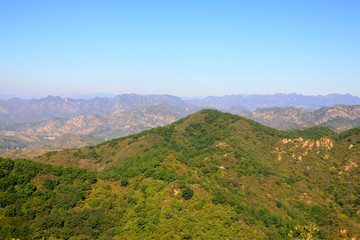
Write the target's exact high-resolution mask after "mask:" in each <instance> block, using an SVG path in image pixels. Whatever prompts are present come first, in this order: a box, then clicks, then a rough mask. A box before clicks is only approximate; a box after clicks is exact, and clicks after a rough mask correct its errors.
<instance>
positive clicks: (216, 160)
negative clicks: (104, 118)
mask: <svg viewBox="0 0 360 240" xmlns="http://www.w3.org/2000/svg"><path fill="white" fill-rule="evenodd" d="M359 151H360V135H359V131H358V129H354V130H350V131H348V132H346V133H343V134H340V135H338V134H336V133H334V132H332V131H331V130H329V129H327V128H324V127H318V128H313V129H307V130H304V131H292V132H285V131H278V130H275V129H271V128H268V127H265V126H263V125H261V124H258V123H256V122H254V121H251V120H248V119H245V118H242V117H239V116H234V115H231V114H224V113H221V112H218V111H214V110H203V111H200V112H198V113H197V114H194V115H191V116H189V117H187V118H184V119H182V120H180V121H178V122H176V123H174V124H171V125H169V126H167V127H160V128H156V129H153V130H149V131H145V132H142V133H139V134H136V135H132V136H129V137H124V138H120V139H114V140H111V141H108V142H104V143H102V144H99V145H97V146H94V147H87V148H82V149H76V150H66V151H62V152H52V153H48V154H46V155H44V156H42V157H41V158H39V159H37V162H33V161H28V160H21V159H15V160H11V159H0V169H1V170H0V210H1V215H0V236H2V238H5V239H10V238H21V239H33V238H35V239H38V238H46V239H50V238H52V239H296V238H297V239H306V238H307V237H309V239H310V238H314V239H344V238H345V239H347V238H354V237H359V236H360V217H359V210H360V208H359V207H360V175H359V170H358V166H360V156H359ZM48 164H51V165H48ZM66 166H67V167H66ZM79 167H80V168H82V169H80V168H79Z"/></svg>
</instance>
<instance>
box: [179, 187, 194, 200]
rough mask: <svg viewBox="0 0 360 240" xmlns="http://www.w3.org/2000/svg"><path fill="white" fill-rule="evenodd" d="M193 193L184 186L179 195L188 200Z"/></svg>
mask: <svg viewBox="0 0 360 240" xmlns="http://www.w3.org/2000/svg"><path fill="white" fill-rule="evenodd" d="M193 195H194V191H193V190H192V189H191V188H189V187H186V188H185V189H184V190H182V193H181V196H182V197H183V198H184V199H185V200H189V199H191V198H192V197H193Z"/></svg>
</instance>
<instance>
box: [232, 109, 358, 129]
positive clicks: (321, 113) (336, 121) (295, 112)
mask: <svg viewBox="0 0 360 240" xmlns="http://www.w3.org/2000/svg"><path fill="white" fill-rule="evenodd" d="M238 114H239V115H241V116H244V117H247V118H250V119H253V120H255V121H257V122H259V123H262V124H264V125H266V126H270V127H273V128H278V129H293V128H305V127H311V126H316V125H323V126H327V127H330V128H331V129H333V130H335V131H337V132H342V131H345V130H348V129H350V128H354V127H357V126H360V105H341V104H337V105H335V106H332V107H322V108H320V109H317V110H312V111H306V110H303V109H300V108H295V107H287V108H280V107H275V108H263V109H257V110H255V111H253V112H250V111H243V112H240V113H238Z"/></svg>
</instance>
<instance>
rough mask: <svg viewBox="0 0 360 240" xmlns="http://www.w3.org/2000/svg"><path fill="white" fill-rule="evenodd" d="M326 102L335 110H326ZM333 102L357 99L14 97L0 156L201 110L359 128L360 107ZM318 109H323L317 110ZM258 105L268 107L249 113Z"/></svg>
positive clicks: (96, 138)
mask: <svg viewBox="0 0 360 240" xmlns="http://www.w3.org/2000/svg"><path fill="white" fill-rule="evenodd" d="M330 103H336V104H337V105H335V106H326V105H328V104H330ZM338 103H347V104H356V103H360V100H359V98H358V97H353V96H351V95H337V94H333V95H328V96H302V95H296V94H289V95H286V94H274V95H248V96H242V95H232V96H224V97H207V98H204V99H193V100H183V99H181V98H178V97H175V96H170V95H147V96H142V95H136V94H125V95H120V96H116V97H112V98H106V97H104V98H100V97H97V98H93V99H90V100H81V99H80V100H78V99H68V98H61V97H52V96H49V97H47V98H44V99H31V100H22V99H17V98H13V99H9V100H2V101H0V152H1V151H2V152H3V153H4V151H7V150H8V149H14V150H12V151H10V153H11V152H14V151H15V152H17V153H16V154H18V153H24V149H27V150H38V149H42V148H50V149H52V148H56V149H58V148H60V149H63V148H74V147H80V146H86V145H91V144H94V143H98V142H101V141H104V140H108V139H112V138H116V137H122V136H126V135H130V134H134V133H138V132H140V131H143V130H146V129H150V128H154V127H158V126H165V125H168V124H170V123H172V122H174V121H176V120H178V119H180V118H182V117H185V116H187V115H189V114H192V113H194V112H196V111H198V110H200V109H203V108H213V109H217V110H221V111H224V112H229V113H233V114H238V115H241V116H244V117H247V118H250V119H253V120H255V121H258V122H260V123H262V124H264V125H266V126H270V127H273V128H278V129H294V128H304V127H310V126H316V125H324V126H328V127H330V128H332V129H333V130H335V131H337V132H341V131H344V130H347V129H350V128H353V127H356V126H360V105H340V104H338ZM241 104H243V105H241ZM322 105H324V106H325V107H322V108H318V107H317V106H322ZM257 106H269V107H271V108H259V109H256V110H254V111H251V110H249V109H253V108H255V107H257ZM274 106H285V107H274ZM309 109H313V110H309ZM69 143H70V144H69ZM1 149H2V150H1ZM21 149H22V151H21ZM10 156H14V155H10ZM16 156H17V155H16ZM21 156H22V155H21Z"/></svg>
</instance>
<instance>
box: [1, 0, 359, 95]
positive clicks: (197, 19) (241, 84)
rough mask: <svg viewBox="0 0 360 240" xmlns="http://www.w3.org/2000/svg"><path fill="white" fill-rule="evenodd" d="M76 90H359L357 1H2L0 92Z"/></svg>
mask: <svg viewBox="0 0 360 240" xmlns="http://www.w3.org/2000/svg"><path fill="white" fill-rule="evenodd" d="M75 92H77V93H99V92H103V93H113V94H122V93H139V94H153V93H154V94H155V93H156V94H165V93H166V94H172V95H177V96H208V95H217V96H222V95H227V94H266V93H269V94H271V93H277V92H282V93H291V92H296V93H301V94H305V95H313V94H316V95H317V94H328V93H350V94H352V95H356V96H360V1H358V0H352V1H351V0H336V1H331V0H323V1H321V0H284V1H276V0H271V1H269V0H263V1H261V0H251V1H240V0H236V1H227V0H223V1H218V0H203V1H200V0H199V1H198V0H189V1H188V0H174V1H172V0H170V1H169V0H167V1H165V0H164V1H153V0H144V1H136V0H133V1H107V0H104V1H98V0H97V1H89V0H86V1H82V0H72V1H67V0H22V1H19V0H4V1H0V94H15V95H18V96H34V95H45V96H46V95H48V94H52V95H58V94H69V95H70V94H72V93H75Z"/></svg>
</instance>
